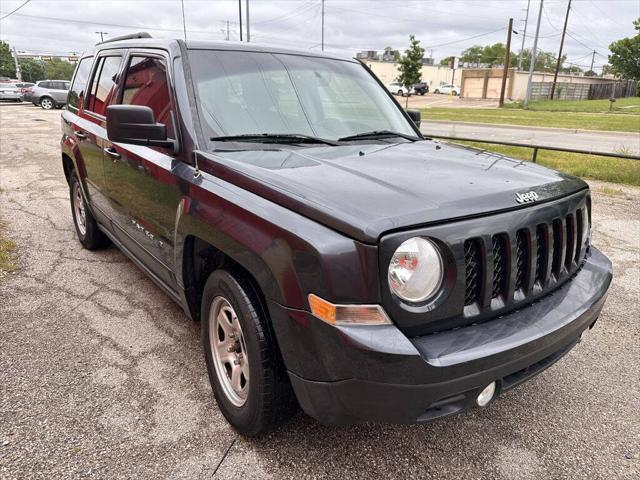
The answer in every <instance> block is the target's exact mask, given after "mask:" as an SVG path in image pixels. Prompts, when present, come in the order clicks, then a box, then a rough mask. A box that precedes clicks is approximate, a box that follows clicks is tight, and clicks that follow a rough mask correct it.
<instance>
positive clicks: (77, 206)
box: [69, 172, 111, 250]
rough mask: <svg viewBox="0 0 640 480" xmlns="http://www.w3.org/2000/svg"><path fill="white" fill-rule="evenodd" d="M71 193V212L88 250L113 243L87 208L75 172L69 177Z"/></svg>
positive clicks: (81, 241) (83, 243) (82, 242)
mask: <svg viewBox="0 0 640 480" xmlns="http://www.w3.org/2000/svg"><path fill="white" fill-rule="evenodd" d="M69 193H70V196H71V214H72V215H73V223H74V225H75V227H76V233H77V235H78V240H80V243H81V244H82V246H83V247H84V248H86V249H87V250H98V249H100V248H105V247H107V246H109V244H110V243H111V242H110V241H109V239H108V238H107V236H106V235H105V234H104V233H103V232H102V231H101V230H100V228H99V227H98V224H97V222H96V220H95V218H93V215H92V214H91V212H90V211H89V209H87V204H86V202H85V199H84V194H83V193H82V188H80V180H78V176H77V175H76V173H75V172H73V173H72V174H71V178H70V179H69Z"/></svg>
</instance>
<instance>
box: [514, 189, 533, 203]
mask: <svg viewBox="0 0 640 480" xmlns="http://www.w3.org/2000/svg"><path fill="white" fill-rule="evenodd" d="M536 201H538V194H537V193H536V192H527V193H516V202H518V203H531V202H536Z"/></svg>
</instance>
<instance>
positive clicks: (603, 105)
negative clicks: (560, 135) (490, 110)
mask: <svg viewBox="0 0 640 480" xmlns="http://www.w3.org/2000/svg"><path fill="white" fill-rule="evenodd" d="M504 108H506V109H513V108H515V109H522V103H521V102H516V103H507V104H505V106H504ZM529 110H533V111H546V112H587V113H609V100H607V99H605V100H579V101H575V100H573V101H572V100H539V101H537V102H531V103H529ZM612 113H625V114H632V115H640V97H628V98H617V99H616V101H615V102H613V108H612Z"/></svg>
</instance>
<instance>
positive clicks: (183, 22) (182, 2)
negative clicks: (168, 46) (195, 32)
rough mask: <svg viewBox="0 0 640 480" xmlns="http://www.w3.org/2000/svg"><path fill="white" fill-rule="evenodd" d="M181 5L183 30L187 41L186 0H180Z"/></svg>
mask: <svg viewBox="0 0 640 480" xmlns="http://www.w3.org/2000/svg"><path fill="white" fill-rule="evenodd" d="M180 5H181V6H182V30H183V32H184V41H185V42H186V41H187V21H186V18H185V16H184V0H180Z"/></svg>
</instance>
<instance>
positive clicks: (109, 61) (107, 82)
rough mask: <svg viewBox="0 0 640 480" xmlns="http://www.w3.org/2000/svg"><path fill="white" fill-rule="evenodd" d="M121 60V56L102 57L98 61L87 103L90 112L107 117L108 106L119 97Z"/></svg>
mask: <svg viewBox="0 0 640 480" xmlns="http://www.w3.org/2000/svg"><path fill="white" fill-rule="evenodd" d="M121 60H122V57H121V56H110V57H100V59H99V60H98V65H97V67H96V69H95V72H94V74H93V81H92V82H91V89H90V92H89V96H88V102H87V108H88V109H89V110H90V111H92V112H94V113H97V114H98V115H102V116H105V115H106V113H107V106H108V105H110V104H111V103H112V100H113V99H114V98H116V96H117V92H116V88H115V87H116V84H117V81H118V79H117V76H118V71H119V69H120V62H121Z"/></svg>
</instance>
